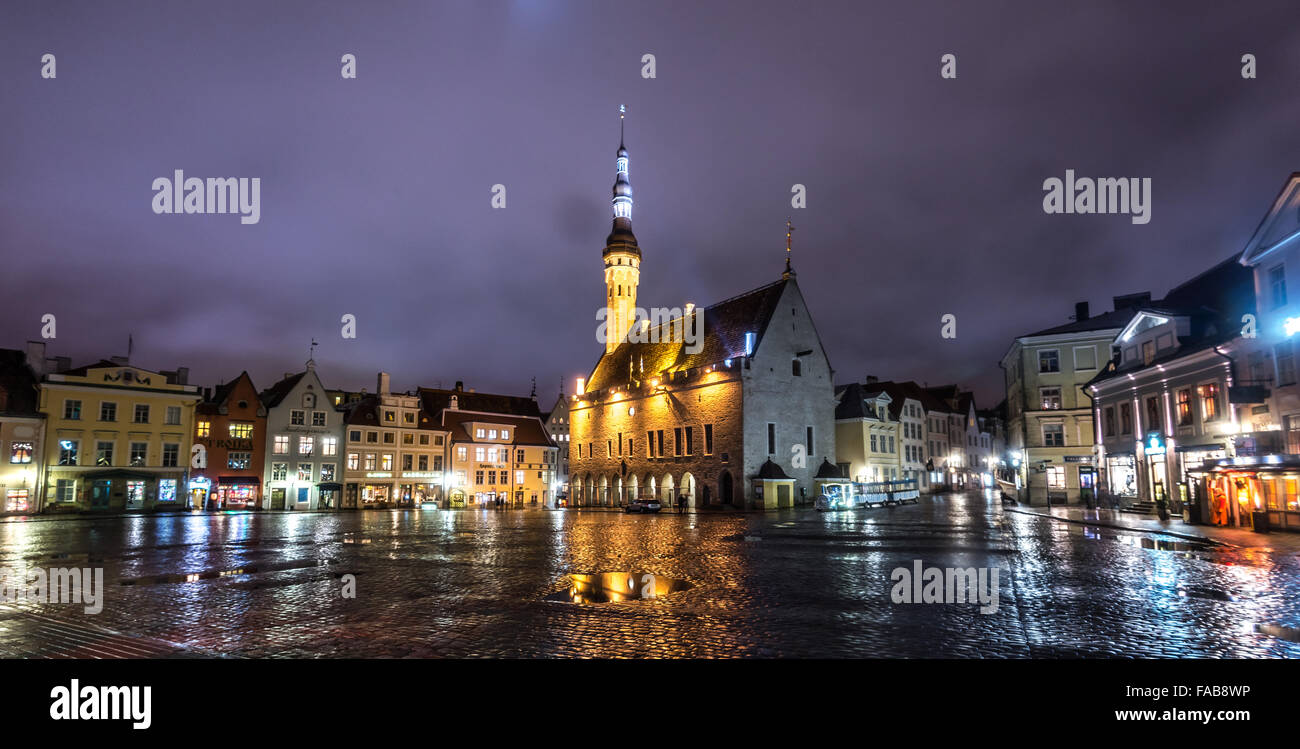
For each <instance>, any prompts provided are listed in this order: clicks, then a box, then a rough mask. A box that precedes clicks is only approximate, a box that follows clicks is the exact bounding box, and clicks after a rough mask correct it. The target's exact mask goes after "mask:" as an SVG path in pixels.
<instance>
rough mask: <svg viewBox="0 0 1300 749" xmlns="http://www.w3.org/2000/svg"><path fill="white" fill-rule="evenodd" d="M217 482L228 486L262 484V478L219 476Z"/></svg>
mask: <svg viewBox="0 0 1300 749" xmlns="http://www.w3.org/2000/svg"><path fill="white" fill-rule="evenodd" d="M217 483H218V484H225V485H226V486H237V485H240V484H243V485H251V486H261V485H262V480H261V479H260V478H258V477H256V476H218V477H217Z"/></svg>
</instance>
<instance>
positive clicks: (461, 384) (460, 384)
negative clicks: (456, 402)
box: [456, 380, 465, 390]
mask: <svg viewBox="0 0 1300 749" xmlns="http://www.w3.org/2000/svg"><path fill="white" fill-rule="evenodd" d="M456 389H457V390H464V389H465V383H464V382H461V381H460V380H456Z"/></svg>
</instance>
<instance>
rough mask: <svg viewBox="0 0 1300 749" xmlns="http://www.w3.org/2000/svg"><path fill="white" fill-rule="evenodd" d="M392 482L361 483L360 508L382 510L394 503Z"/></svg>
mask: <svg viewBox="0 0 1300 749" xmlns="http://www.w3.org/2000/svg"><path fill="white" fill-rule="evenodd" d="M394 501H395V500H394V494H393V485H392V484H373V483H371V484H362V485H361V508H362V509H365V510H382V509H385V508H388V507H392V506H393V503H394Z"/></svg>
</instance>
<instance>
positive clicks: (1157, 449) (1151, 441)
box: [1142, 432, 1165, 455]
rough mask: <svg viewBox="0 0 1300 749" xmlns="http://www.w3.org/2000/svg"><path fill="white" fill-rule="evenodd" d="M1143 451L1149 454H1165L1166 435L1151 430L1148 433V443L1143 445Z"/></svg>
mask: <svg viewBox="0 0 1300 749" xmlns="http://www.w3.org/2000/svg"><path fill="white" fill-rule="evenodd" d="M1142 451H1143V452H1144V453H1145V454H1147V455H1164V454H1165V440H1164V436H1163V435H1161V434H1160V433H1159V432H1151V433H1150V434H1148V435H1147V441H1146V444H1145V445H1144V446H1143V450H1142Z"/></svg>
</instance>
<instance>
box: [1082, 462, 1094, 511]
mask: <svg viewBox="0 0 1300 749" xmlns="http://www.w3.org/2000/svg"><path fill="white" fill-rule="evenodd" d="M1096 486H1097V474H1095V473H1093V472H1092V468H1091V467H1085V466H1081V467H1080V468H1079V499H1081V500H1083V501H1084V502H1091V501H1092V499H1093V497H1094V496H1096Z"/></svg>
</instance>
